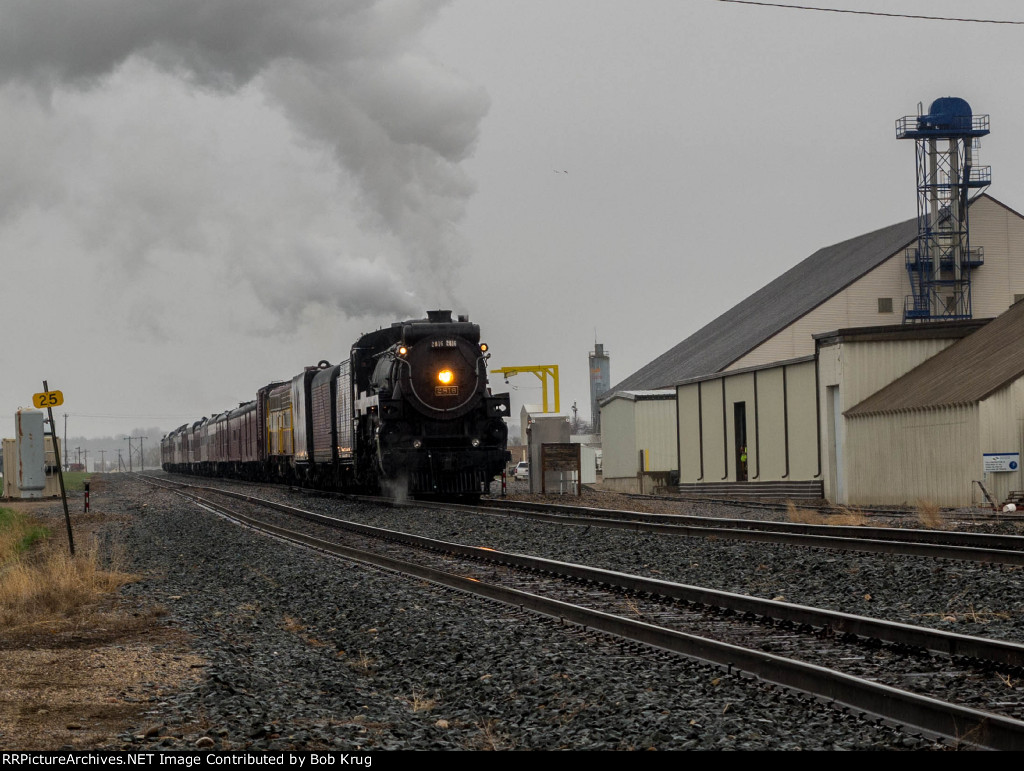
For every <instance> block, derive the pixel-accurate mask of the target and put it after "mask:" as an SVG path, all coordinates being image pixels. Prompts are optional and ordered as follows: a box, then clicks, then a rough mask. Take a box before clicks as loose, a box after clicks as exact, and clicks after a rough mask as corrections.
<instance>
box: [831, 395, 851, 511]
mask: <svg viewBox="0 0 1024 771" xmlns="http://www.w3.org/2000/svg"><path fill="white" fill-rule="evenodd" d="M827 406H828V413H829V415H828V429H829V431H828V433H829V440H830V441H829V445H830V446H829V450H830V452H829V458H828V461H829V464H828V465H829V471H830V472H831V476H832V479H833V481H834V482H835V490H834V492H833V498H834V500H833V501H832V502H833V503H845V498H844V495H845V493H846V491H845V490H844V489H843V404H842V401H841V400H840V398H839V386H829V387H828V404H827Z"/></svg>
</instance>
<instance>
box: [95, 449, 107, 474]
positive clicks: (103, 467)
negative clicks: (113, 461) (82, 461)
mask: <svg viewBox="0 0 1024 771" xmlns="http://www.w3.org/2000/svg"><path fill="white" fill-rule="evenodd" d="M97 452H98V453H99V454H100V472H101V473H106V471H107V459H106V453H107V451H106V450H97Z"/></svg>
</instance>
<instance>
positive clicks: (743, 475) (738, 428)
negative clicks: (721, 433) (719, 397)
mask: <svg viewBox="0 0 1024 771" xmlns="http://www.w3.org/2000/svg"><path fill="white" fill-rule="evenodd" d="M732 425H733V431H734V433H735V434H736V444H735V447H736V481H737V482H746V481H747V403H746V402H733V405H732Z"/></svg>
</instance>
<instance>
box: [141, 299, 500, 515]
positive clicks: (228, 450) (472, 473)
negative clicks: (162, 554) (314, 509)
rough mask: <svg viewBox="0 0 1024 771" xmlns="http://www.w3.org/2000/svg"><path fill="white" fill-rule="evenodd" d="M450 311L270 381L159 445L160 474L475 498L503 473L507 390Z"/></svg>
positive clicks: (473, 335) (471, 330) (474, 331)
mask: <svg viewBox="0 0 1024 771" xmlns="http://www.w3.org/2000/svg"><path fill="white" fill-rule="evenodd" d="M488 358H489V354H488V353H487V346H486V344H483V343H481V342H480V327H479V326H478V325H476V324H473V323H470V321H469V319H468V318H467V317H465V316H460V317H459V318H458V320H457V321H453V320H452V316H451V311H429V312H428V314H427V318H426V319H416V320H410V321H401V322H395V323H394V324H392V325H391V326H390V327H388V328H385V329H380V330H378V331H376V332H371V333H369V334H366V335H363V336H362V337H361V338H359V340H357V341H356V343H355V344H354V345H353V346H352V351H351V355H350V356H349V360H348V361H345V362H343V363H341V364H337V365H333V366H332V365H331V364H329V363H328V362H326V361H322V362H320V364H319V365H317V366H316V367H308V368H307V369H306V371H304V372H302V373H300V374H299V375H296V376H295V377H293V378H292V379H291V380H288V381H283V382H275V383H270V384H269V385H267V386H264V387H263V388H261V389H260V390H259V391H258V392H257V394H256V399H255V400H254V401H252V402H249V403H246V404H243V405H240V406H239V407H238V408H237V409H235V410H231V411H229V412H225V413H222V414H220V415H214V416H212V417H210V418H204V419H203V420H200V421H196V422H195V423H192V424H190V425H185V426H181V427H180V428H178V429H177V430H175V431H172V432H171V433H170V434H168V435H167V436H165V437H164V439H163V441H162V442H161V451H162V455H163V466H164V468H165V469H166V470H167V471H172V472H185V473H194V474H201V475H208V476H235V477H239V478H245V479H258V480H280V481H286V482H291V483H296V484H303V485H309V486H313V487H320V488H326V489H362V490H381V489H383V490H385V491H387V492H389V493H391V494H393V495H402V494H405V493H409V494H413V495H437V496H474V495H475V496H478V495H480V494H481V493H484V492H487V491H488V489H489V485H490V482H491V480H492V479H493V478H494V477H495V475H497V474H499V473H500V472H501V470H502V469H503V468H504V467H505V464H506V462H507V460H508V457H509V454H508V451H507V450H506V449H505V447H506V440H507V436H508V429H507V427H506V425H505V421H504V420H503V418H504V417H506V416H507V415H508V414H509V398H508V394H498V395H492V394H491V393H490V389H489V388H488V387H487V366H486V364H487V359H488Z"/></svg>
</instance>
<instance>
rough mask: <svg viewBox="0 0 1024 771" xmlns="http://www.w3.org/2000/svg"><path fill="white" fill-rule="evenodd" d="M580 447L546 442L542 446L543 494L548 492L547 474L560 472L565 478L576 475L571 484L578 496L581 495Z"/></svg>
mask: <svg viewBox="0 0 1024 771" xmlns="http://www.w3.org/2000/svg"><path fill="white" fill-rule="evenodd" d="M580 447H581V445H578V444H565V443H561V442H551V443H549V442H544V443H542V444H541V446H540V468H541V492H542V493H546V492H547V472H549V471H556V472H559V473H560V474H561V475H562V476H563V478H564V476H565V475H566V474H569V475H570V479H571V475H575V477H576V478H575V479H571V481H570V484H572V486H573V487H575V488H576V495H581V494H582V492H583V490H582V483H581V482H580Z"/></svg>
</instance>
